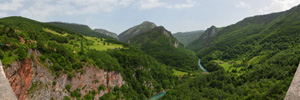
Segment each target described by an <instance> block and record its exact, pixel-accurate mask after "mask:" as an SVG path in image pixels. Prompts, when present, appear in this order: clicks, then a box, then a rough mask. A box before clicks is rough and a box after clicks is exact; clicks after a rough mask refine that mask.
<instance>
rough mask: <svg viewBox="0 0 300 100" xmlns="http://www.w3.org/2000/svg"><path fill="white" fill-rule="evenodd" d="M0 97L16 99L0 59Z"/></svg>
mask: <svg viewBox="0 0 300 100" xmlns="http://www.w3.org/2000/svg"><path fill="white" fill-rule="evenodd" d="M0 90H1V91H0V99H1V100H17V98H16V95H15V93H14V92H13V91H12V88H11V86H10V84H9V82H8V80H7V78H6V75H5V74H4V70H3V66H2V63H1V61H0Z"/></svg>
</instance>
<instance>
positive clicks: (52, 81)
mask: <svg viewBox="0 0 300 100" xmlns="http://www.w3.org/2000/svg"><path fill="white" fill-rule="evenodd" d="M29 54H34V55H35V57H34V58H32V59H31V58H26V59H25V60H24V61H22V62H19V61H15V62H13V63H12V64H11V65H10V66H6V68H5V74H6V76H7V79H8V80H9V84H10V85H11V87H12V90H13V92H14V93H15V95H16V97H17V98H18V100H26V99H30V100H41V99H43V100H50V99H55V100H62V99H63V98H64V96H69V97H71V96H70V92H72V91H74V90H76V89H78V92H79V93H80V94H81V96H82V97H83V96H85V95H86V94H88V93H89V92H90V91H93V90H95V91H98V90H97V88H98V87H99V86H100V85H102V84H103V85H105V86H106V88H107V89H106V90H105V91H103V90H101V91H99V92H97V94H96V95H95V99H96V100H98V99H99V97H101V96H102V95H104V94H105V93H108V92H110V91H111V90H112V89H113V88H114V87H115V86H119V87H121V86H122V85H124V84H125V81H124V80H123V78H122V76H121V74H120V73H118V72H115V71H110V72H108V71H104V70H103V69H99V68H97V67H95V66H92V65H88V64H86V65H84V67H83V68H82V69H81V71H80V72H76V74H75V75H74V77H72V78H71V79H70V78H69V79H68V75H67V74H60V75H59V76H56V77H55V75H53V74H52V73H51V72H50V71H49V70H48V68H46V67H48V66H49V64H40V63H39V62H38V60H37V57H36V56H37V55H40V53H38V52H37V51H32V50H31V51H30V50H29ZM45 65H48V66H45ZM67 85H70V86H71V88H70V91H68V90H67V89H66V86H67Z"/></svg>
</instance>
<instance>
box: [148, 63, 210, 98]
mask: <svg viewBox="0 0 300 100" xmlns="http://www.w3.org/2000/svg"><path fill="white" fill-rule="evenodd" d="M198 65H199V67H200V68H201V69H202V70H203V71H205V72H208V71H207V70H206V69H205V68H204V67H203V66H202V65H201V59H199V61H198ZM166 93H167V92H163V93H160V94H156V95H154V96H152V97H151V98H149V99H148V100H157V99H158V98H161V97H163V96H164V95H165V94H166Z"/></svg>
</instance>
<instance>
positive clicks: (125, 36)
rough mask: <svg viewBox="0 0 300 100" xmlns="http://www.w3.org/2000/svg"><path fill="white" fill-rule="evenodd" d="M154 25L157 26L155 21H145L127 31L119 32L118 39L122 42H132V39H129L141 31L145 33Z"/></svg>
mask: <svg viewBox="0 0 300 100" xmlns="http://www.w3.org/2000/svg"><path fill="white" fill-rule="evenodd" d="M154 27H156V25H155V24H154V23H152V22H149V21H144V22H143V23H142V24H140V25H136V26H134V27H131V28H129V29H127V30H126V31H124V32H122V33H121V34H119V35H118V39H119V40H120V41H122V42H126V43H130V41H128V40H129V39H131V38H132V37H135V36H137V35H139V34H141V33H144V32H146V31H148V30H150V29H152V28H154Z"/></svg>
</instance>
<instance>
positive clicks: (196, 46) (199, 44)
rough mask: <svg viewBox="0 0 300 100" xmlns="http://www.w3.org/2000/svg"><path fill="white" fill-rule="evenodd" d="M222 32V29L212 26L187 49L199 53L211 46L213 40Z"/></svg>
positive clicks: (191, 42)
mask: <svg viewBox="0 0 300 100" xmlns="http://www.w3.org/2000/svg"><path fill="white" fill-rule="evenodd" d="M220 30H221V28H217V27H215V26H211V27H210V28H208V29H206V31H205V32H204V33H203V34H201V35H200V36H199V37H198V38H197V39H194V40H193V41H190V43H189V44H188V45H187V46H186V48H187V49H190V50H192V51H195V52H197V51H199V50H201V48H205V47H207V46H209V44H210V42H212V38H213V37H214V36H216V35H217V34H218V32H219V31H220Z"/></svg>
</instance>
